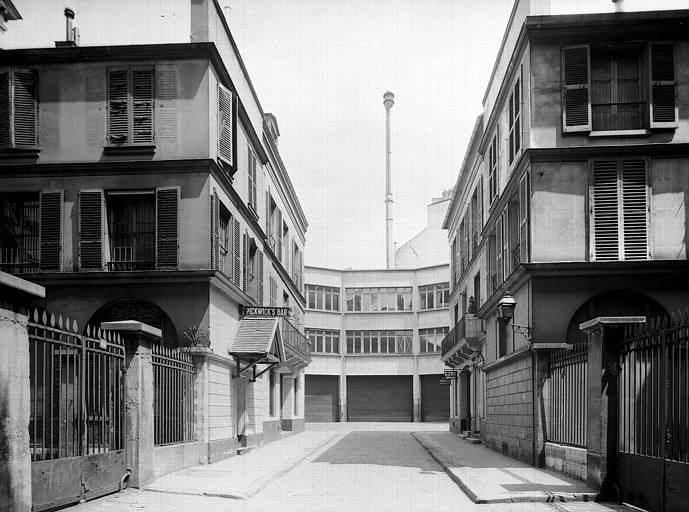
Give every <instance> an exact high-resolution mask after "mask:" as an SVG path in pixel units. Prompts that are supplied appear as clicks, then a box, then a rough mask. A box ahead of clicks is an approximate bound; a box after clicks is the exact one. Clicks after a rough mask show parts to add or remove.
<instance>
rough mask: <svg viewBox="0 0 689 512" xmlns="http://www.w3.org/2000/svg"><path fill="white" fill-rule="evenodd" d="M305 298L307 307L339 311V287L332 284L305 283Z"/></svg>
mask: <svg viewBox="0 0 689 512" xmlns="http://www.w3.org/2000/svg"><path fill="white" fill-rule="evenodd" d="M306 300H307V307H308V308H309V309H318V310H321V311H340V289H339V288H334V287H332V286H318V285H313V284H307V285H306Z"/></svg>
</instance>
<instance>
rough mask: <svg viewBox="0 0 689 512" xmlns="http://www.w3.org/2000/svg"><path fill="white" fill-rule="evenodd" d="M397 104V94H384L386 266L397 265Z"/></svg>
mask: <svg viewBox="0 0 689 512" xmlns="http://www.w3.org/2000/svg"><path fill="white" fill-rule="evenodd" d="M394 104H395V95H394V94H392V93H391V92H390V91H388V92H386V93H385V94H383V105H385V268H386V269H391V268H393V267H394V266H395V253H394V248H393V244H392V204H393V203H394V201H393V200H392V185H391V176H390V158H391V156H392V151H391V149H390V109H391V108H392V106H393V105H394Z"/></svg>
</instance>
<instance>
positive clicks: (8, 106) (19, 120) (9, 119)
mask: <svg viewBox="0 0 689 512" xmlns="http://www.w3.org/2000/svg"><path fill="white" fill-rule="evenodd" d="M36 145H38V81H37V75H36V72H35V71H33V70H30V69H14V68H13V69H4V70H0V149H7V148H21V147H22V146H29V147H31V146H36Z"/></svg>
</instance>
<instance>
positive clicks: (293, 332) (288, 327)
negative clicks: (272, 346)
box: [282, 318, 311, 359]
mask: <svg viewBox="0 0 689 512" xmlns="http://www.w3.org/2000/svg"><path fill="white" fill-rule="evenodd" d="M282 339H283V341H284V342H285V344H286V345H289V346H290V348H292V349H294V350H296V351H297V352H300V353H301V355H303V356H305V357H306V358H307V359H310V358H311V344H310V343H309V339H308V338H307V337H306V336H304V335H303V334H302V333H300V332H299V330H298V329H297V328H296V327H295V326H294V325H292V324H291V323H290V321H289V320H287V319H286V318H283V319H282Z"/></svg>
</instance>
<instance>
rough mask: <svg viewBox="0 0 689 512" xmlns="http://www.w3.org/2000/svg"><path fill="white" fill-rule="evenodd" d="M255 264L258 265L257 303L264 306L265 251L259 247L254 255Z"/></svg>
mask: <svg viewBox="0 0 689 512" xmlns="http://www.w3.org/2000/svg"><path fill="white" fill-rule="evenodd" d="M254 265H255V266H256V273H255V275H256V280H257V283H256V296H255V297H254V298H255V299H256V303H257V304H258V305H259V306H263V251H261V250H259V249H257V250H256V254H255V256H254Z"/></svg>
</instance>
